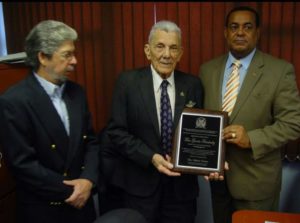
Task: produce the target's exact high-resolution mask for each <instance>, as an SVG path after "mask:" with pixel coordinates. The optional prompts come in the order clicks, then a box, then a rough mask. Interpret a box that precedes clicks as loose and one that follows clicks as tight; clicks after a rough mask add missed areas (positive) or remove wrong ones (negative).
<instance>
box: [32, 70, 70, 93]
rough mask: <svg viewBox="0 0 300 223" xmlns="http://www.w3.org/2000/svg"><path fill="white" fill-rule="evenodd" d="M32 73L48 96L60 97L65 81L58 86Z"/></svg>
mask: <svg viewBox="0 0 300 223" xmlns="http://www.w3.org/2000/svg"><path fill="white" fill-rule="evenodd" d="M33 74H34V76H35V77H36V79H37V80H38V82H39V83H40V84H41V85H42V87H43V88H44V90H45V91H46V93H47V94H48V95H49V96H50V97H59V98H61V97H62V94H63V91H64V88H65V83H63V84H62V85H61V86H59V85H56V84H53V83H51V82H50V81H47V80H46V79H44V78H43V77H41V76H40V75H38V74H37V73H35V72H33Z"/></svg>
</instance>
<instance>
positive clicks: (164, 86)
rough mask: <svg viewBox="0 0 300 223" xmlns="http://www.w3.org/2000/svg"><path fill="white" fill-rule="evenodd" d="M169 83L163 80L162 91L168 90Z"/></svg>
mask: <svg viewBox="0 0 300 223" xmlns="http://www.w3.org/2000/svg"><path fill="white" fill-rule="evenodd" d="M168 84H169V82H168V81H167V80H163V81H162V82H161V88H162V89H167V87H168Z"/></svg>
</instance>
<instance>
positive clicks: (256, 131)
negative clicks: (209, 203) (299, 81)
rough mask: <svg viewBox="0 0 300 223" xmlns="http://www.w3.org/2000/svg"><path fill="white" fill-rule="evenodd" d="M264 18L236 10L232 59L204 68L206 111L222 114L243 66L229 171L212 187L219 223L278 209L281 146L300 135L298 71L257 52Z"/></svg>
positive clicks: (230, 28)
mask: <svg viewBox="0 0 300 223" xmlns="http://www.w3.org/2000/svg"><path fill="white" fill-rule="evenodd" d="M259 23H260V22H259V15H258V13H257V12H256V11H255V10H253V9H252V8H249V7H239V8H235V9H233V10H232V11H230V12H229V14H228V15H227V18H226V27H225V31H224V34H225V38H226V40H227V43H228V46H229V50H230V52H229V54H226V55H223V56H221V57H218V58H216V59H214V60H212V61H209V62H207V63H205V64H203V65H202V66H201V70H200V78H201V80H202V83H203V86H204V90H205V99H204V103H205V108H207V109H214V110H222V100H223V97H224V93H225V83H226V81H227V79H228V78H229V77H228V76H229V73H230V69H231V68H230V66H231V64H232V62H233V61H234V60H239V61H240V62H241V64H242V66H241V68H240V78H239V80H240V87H239V93H238V97H237V100H236V102H235V105H234V108H233V110H232V113H231V114H230V117H229V126H228V127H226V128H225V129H224V139H225V140H226V142H227V147H226V151H227V153H226V160H227V161H228V163H229V170H228V171H226V174H225V181H222V182H211V190H212V200H213V208H214V210H213V211H214V219H215V223H225V222H231V221H230V218H231V214H232V211H235V210H241V209H254V210H270V211H276V210H278V202H279V194H280V187H281V151H280V147H281V146H282V145H284V144H285V143H287V142H288V141H289V140H293V139H296V138H297V137H299V135H300V99H299V93H298V89H297V85H296V82H295V74H294V68H293V66H292V65H291V64H290V63H287V62H286V61H284V60H280V59H277V58H274V57H272V56H270V55H267V54H265V53H262V52H261V51H259V50H257V49H256V43H257V41H258V38H259V34H260V29H259Z"/></svg>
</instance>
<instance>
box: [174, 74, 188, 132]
mask: <svg viewBox="0 0 300 223" xmlns="http://www.w3.org/2000/svg"><path fill="white" fill-rule="evenodd" d="M174 80H175V89H176V90H175V93H176V96H175V108H174V120H173V122H174V125H173V130H175V129H176V127H177V124H178V122H179V119H180V116H181V113H182V111H183V109H184V107H185V102H186V97H187V93H188V89H187V85H186V83H185V80H184V78H183V76H182V75H181V74H180V73H178V72H177V71H174Z"/></svg>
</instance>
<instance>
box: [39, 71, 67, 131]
mask: <svg viewBox="0 0 300 223" xmlns="http://www.w3.org/2000/svg"><path fill="white" fill-rule="evenodd" d="M34 76H35V77H36V79H37V80H38V82H39V83H40V84H41V86H42V87H43V88H44V90H45V91H46V93H47V94H48V96H49V97H50V99H51V101H52V103H53V105H54V107H55V109H56V111H57V113H58V114H59V116H60V118H61V121H62V122H63V124H64V126H65V129H66V132H67V134H68V135H69V134H70V122H69V115H68V110H67V106H66V104H65V102H64V100H63V99H62V94H63V91H64V88H65V84H63V85H61V86H58V85H55V84H53V83H51V82H49V81H47V80H46V79H44V78H42V77H41V76H39V75H37V74H36V73H34Z"/></svg>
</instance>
